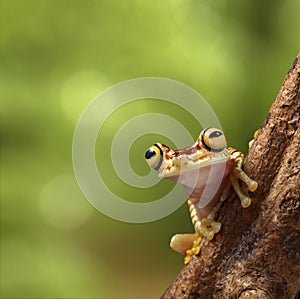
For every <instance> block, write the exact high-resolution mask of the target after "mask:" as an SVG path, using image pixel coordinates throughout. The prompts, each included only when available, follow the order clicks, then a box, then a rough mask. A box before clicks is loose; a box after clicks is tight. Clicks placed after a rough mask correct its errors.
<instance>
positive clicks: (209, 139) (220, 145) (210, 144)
mask: <svg viewBox="0 0 300 299" xmlns="http://www.w3.org/2000/svg"><path fill="white" fill-rule="evenodd" d="M200 140H201V143H202V144H203V145H204V146H205V147H206V149H208V150H209V151H211V152H221V151H223V150H224V149H225V148H226V139H225V136H224V134H223V132H222V131H221V130H219V129H216V128H207V129H205V130H203V131H202V132H201V134H200Z"/></svg>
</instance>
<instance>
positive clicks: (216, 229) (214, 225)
mask: <svg viewBox="0 0 300 299" xmlns="http://www.w3.org/2000/svg"><path fill="white" fill-rule="evenodd" d="M211 228H212V230H213V232H214V233H215V234H216V233H218V232H219V231H220V229H221V223H220V222H216V221H213V222H212V223H211Z"/></svg>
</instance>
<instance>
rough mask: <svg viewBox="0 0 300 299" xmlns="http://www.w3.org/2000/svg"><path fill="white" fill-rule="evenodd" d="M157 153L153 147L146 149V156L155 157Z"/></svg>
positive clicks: (147, 157)
mask: <svg viewBox="0 0 300 299" xmlns="http://www.w3.org/2000/svg"><path fill="white" fill-rule="evenodd" d="M155 155H156V152H155V151H154V150H153V149H149V150H147V151H146V154H145V158H146V159H150V158H151V157H153V156H155Z"/></svg>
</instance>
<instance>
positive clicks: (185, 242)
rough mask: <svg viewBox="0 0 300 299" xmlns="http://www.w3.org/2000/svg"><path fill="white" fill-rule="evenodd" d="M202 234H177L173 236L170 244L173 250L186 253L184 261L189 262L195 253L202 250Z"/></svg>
mask: <svg viewBox="0 0 300 299" xmlns="http://www.w3.org/2000/svg"><path fill="white" fill-rule="evenodd" d="M201 240H202V236H201V234H199V233H194V234H177V235H175V236H173V237H172V239H171V242H170V246H171V248H172V249H173V250H175V251H177V252H179V253H181V254H183V255H185V258H184V263H185V264H187V263H188V262H189V261H190V258H191V257H192V256H193V255H197V254H198V253H199V252H200V248H201V246H200V242H201Z"/></svg>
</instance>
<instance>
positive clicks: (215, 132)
mask: <svg viewBox="0 0 300 299" xmlns="http://www.w3.org/2000/svg"><path fill="white" fill-rule="evenodd" d="M221 135H223V134H222V132H220V131H213V132H212V133H210V134H209V138H215V137H219V136H221Z"/></svg>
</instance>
